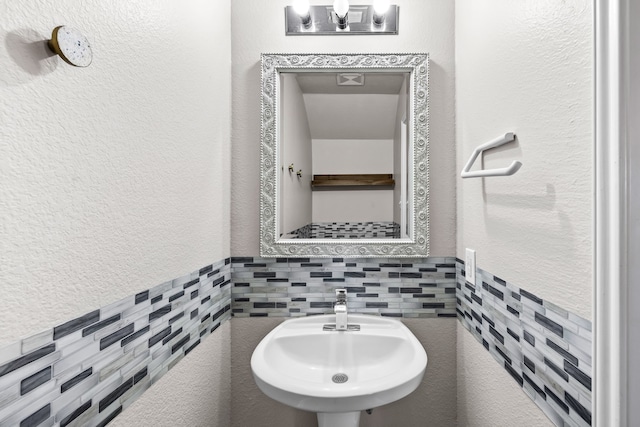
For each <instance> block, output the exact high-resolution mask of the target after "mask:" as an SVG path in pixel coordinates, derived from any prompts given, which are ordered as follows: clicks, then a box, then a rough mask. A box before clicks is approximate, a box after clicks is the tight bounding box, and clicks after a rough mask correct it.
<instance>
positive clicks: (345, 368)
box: [251, 314, 427, 426]
mask: <svg viewBox="0 0 640 427" xmlns="http://www.w3.org/2000/svg"><path fill="white" fill-rule="evenodd" d="M331 324H334V325H335V315H333V314H330V315H322V316H311V317H301V318H295V319H290V320H287V321H285V322H283V323H281V324H280V325H279V326H277V327H276V328H274V329H273V330H272V331H271V332H270V333H269V334H268V335H267V336H266V337H264V338H263V339H262V341H261V342H260V344H258V346H257V347H256V349H255V350H254V352H253V355H252V357H251V369H252V371H253V376H254V379H255V381H256V384H257V385H258V387H259V388H260V390H262V391H263V392H264V393H265V394H266V395H267V396H269V397H271V398H272V399H274V400H277V401H278V402H281V403H284V404H286V405H289V406H292V407H295V408H298V409H302V410H306V411H313V412H318V413H319V415H318V419H319V420H320V422H321V424H320V425H321V426H322V425H323V424H322V420H323V419H327V420H329V419H330V420H331V425H334V426H337V425H357V420H356V421H355V424H353V423H351V424H340V422H339V421H336V419H335V417H336V416H338V418H339V417H340V416H339V415H338V414H341V413H342V414H345V415H347V413H351V416H352V418H353V417H355V418H359V413H360V412H359V411H361V410H363V409H371V408H375V407H377V406H381V405H385V404H387V403H391V402H393V401H396V400H398V399H401V398H403V397H405V396H406V395H408V394H409V393H411V392H412V391H414V390H415V389H416V388H417V387H418V385H419V384H420V382H421V381H422V377H423V376H424V371H425V369H426V366H427V354H426V352H425V351H424V348H423V347H422V345H421V344H420V342H419V341H418V340H417V339H416V337H415V336H414V335H413V334H412V333H411V331H409V329H408V328H407V327H406V326H405V325H404V324H403V323H402V322H400V321H398V320H395V319H390V318H385V317H377V316H370V315H358V314H349V326H350V327H351V326H352V325H357V326H359V330H357V331H356V330H349V331H335V330H332V331H326V330H323V326H325V325H331ZM354 413H357V415H354ZM323 414H324V415H323ZM330 414H335V416H332V415H330ZM327 423H329V421H327ZM327 425H328V424H327Z"/></svg>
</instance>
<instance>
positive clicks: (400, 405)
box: [231, 318, 458, 427]
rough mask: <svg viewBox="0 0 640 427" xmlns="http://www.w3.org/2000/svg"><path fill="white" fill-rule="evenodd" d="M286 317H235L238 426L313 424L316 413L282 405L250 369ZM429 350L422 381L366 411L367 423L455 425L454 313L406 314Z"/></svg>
mask: <svg viewBox="0 0 640 427" xmlns="http://www.w3.org/2000/svg"><path fill="white" fill-rule="evenodd" d="M282 320H283V319H274V318H271V319H247V318H236V319H233V321H232V322H231V340H232V341H233V347H232V349H231V372H232V377H233V384H232V386H231V387H232V391H231V396H232V399H231V421H232V426H233V427H245V426H279V427H298V426H304V427H313V426H316V425H317V420H316V415H315V414H314V413H312V412H304V411H300V410H297V409H294V408H291V407H289V406H286V405H283V404H281V403H278V402H276V401H275V400H272V399H270V398H269V397H267V396H266V395H265V394H264V393H262V392H261V391H260V390H259V389H258V387H257V386H256V384H255V381H254V380H253V375H252V374H251V354H252V353H253V350H254V349H255V347H256V346H257V345H258V343H259V342H260V340H261V339H262V338H263V337H264V336H265V335H267V334H268V333H269V331H271V330H272V329H273V328H274V327H276V326H277V325H278V324H279V323H280V322H282ZM403 322H404V323H405V324H406V325H407V327H408V328H409V329H410V330H411V332H413V334H414V335H415V336H416V337H417V338H418V340H420V343H421V344H422V345H423V347H424V348H425V350H426V352H427V357H428V359H429V360H428V363H427V370H426V372H425V376H424V379H423V380H422V384H421V385H420V386H419V387H418V388H417V389H416V390H415V391H414V392H413V393H412V394H410V395H409V396H407V397H405V398H403V399H401V400H399V401H396V402H394V403H391V404H389V405H385V406H382V407H379V408H376V409H374V411H373V413H372V414H371V415H367V414H366V413H364V412H363V413H362V415H361V418H360V425H361V426H362V427H389V426H426V425H430V426H431V425H432V426H443V427H444V426H447V427H448V426H455V425H456V380H455V377H454V376H453V375H452V374H453V372H455V363H456V356H455V354H456V342H455V339H453V337H454V336H455V333H456V325H457V324H458V322H457V321H456V320H455V319H403Z"/></svg>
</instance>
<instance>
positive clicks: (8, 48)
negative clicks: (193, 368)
mask: <svg viewBox="0 0 640 427" xmlns="http://www.w3.org/2000/svg"><path fill="white" fill-rule="evenodd" d="M229 14H230V7H229V1H222V2H216V3H215V4H212V3H211V2H206V1H193V2H189V3H184V4H183V3H180V4H178V3H174V2H171V1H168V0H163V1H153V2H152V1H142V0H136V1H131V2H117V3H112V2H101V1H97V0H93V1H87V2H83V4H82V7H79V6H78V4H77V2H75V1H72V0H65V1H53V0H47V1H35V0H33V1H21V2H6V1H5V2H2V3H1V5H0V27H1V30H0V38H1V39H2V43H0V69H2V72H1V73H0V100H1V101H0V106H1V107H0V108H1V110H0V123H1V125H0V139H1V140H2V141H3V143H2V144H1V145H0V159H1V160H0V161H1V162H2V163H1V165H2V175H1V176H2V180H1V181H0V214H1V215H2V227H1V228H0V242H1V243H0V245H2V247H1V250H0V265H1V266H2V267H1V271H0V287H1V288H2V294H3V297H2V298H0V344H2V343H7V342H11V341H14V340H15V339H17V338H18V337H20V336H24V335H29V334H32V333H35V332H39V331H40V330H43V329H45V328H50V327H53V326H54V325H56V324H58V323H61V322H63V321H66V320H69V319H72V318H74V317H76V316H78V315H82V314H84V313H86V312H88V311H90V310H93V309H96V308H98V307H101V306H104V305H106V304H109V303H111V302H113V301H116V300H118V299H121V298H123V297H125V296H128V295H133V294H134V293H136V292H137V291H140V290H142V289H146V288H149V287H151V286H155V285H157V284H159V283H161V282H163V281H165V280H169V279H172V278H174V277H178V276H180V275H183V274H185V273H188V272H191V271H194V270H196V269H198V268H200V267H202V266H204V265H206V264H208V263H211V262H213V261H216V260H218V259H220V258H223V257H226V256H228V255H229V244H228V241H229V212H228V203H227V200H228V199H229V186H230V184H229V181H230V179H229V175H228V174H229V171H228V169H229V159H230V148H229V137H230V112H229V103H230V89H229V80H230V28H229V27H230V25H229ZM60 24H67V25H70V26H73V27H76V28H78V29H81V30H82V31H83V32H84V33H85V34H86V36H87V37H88V38H89V40H90V42H91V45H92V47H93V51H94V59H93V64H92V65H91V66H90V67H88V68H86V69H80V68H74V67H71V66H69V65H67V64H66V63H64V62H63V61H62V60H61V59H60V58H58V57H57V56H55V57H54V56H49V54H48V52H47V51H46V49H45V47H44V40H47V39H48V38H49V37H50V35H51V30H52V29H53V28H54V27H55V26H56V25H60Z"/></svg>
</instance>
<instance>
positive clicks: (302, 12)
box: [285, 0, 399, 36]
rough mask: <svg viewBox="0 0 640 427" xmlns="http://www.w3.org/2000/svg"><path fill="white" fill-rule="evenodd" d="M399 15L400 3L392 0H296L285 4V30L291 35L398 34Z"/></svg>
mask: <svg viewBox="0 0 640 427" xmlns="http://www.w3.org/2000/svg"><path fill="white" fill-rule="evenodd" d="M398 16H399V8H398V6H396V5H391V4H389V0H374V2H373V5H349V0H334V2H333V5H332V6H310V5H309V1H308V0H293V5H292V6H287V7H286V8H285V32H286V34H287V35H288V36H306V35H341V34H345V35H347V34H352V35H358V34H360V35H371V34H398Z"/></svg>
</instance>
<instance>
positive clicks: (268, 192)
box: [260, 53, 429, 258]
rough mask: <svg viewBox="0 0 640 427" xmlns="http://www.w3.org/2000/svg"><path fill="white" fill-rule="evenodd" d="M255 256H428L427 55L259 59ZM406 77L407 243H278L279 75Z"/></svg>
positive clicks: (402, 240) (375, 240) (349, 55)
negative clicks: (257, 234)
mask: <svg viewBox="0 0 640 427" xmlns="http://www.w3.org/2000/svg"><path fill="white" fill-rule="evenodd" d="M261 57H262V61H261V70H262V76H261V77H262V79H261V91H262V93H261V116H262V128H261V142H260V153H261V167H260V255H261V256H263V257H318V258H326V257H426V256H428V255H429V108H428V98H429V96H428V94H429V56H428V54H405V53H403V54H262V55H261ZM348 70H358V71H376V72H380V71H385V70H388V71H390V72H409V73H410V75H411V78H410V83H411V89H410V103H409V105H410V108H411V111H410V117H411V132H410V136H409V140H410V147H411V148H410V152H411V153H412V154H413V156H412V162H411V168H410V169H409V174H410V176H411V177H412V182H413V186H412V191H411V194H410V195H409V202H410V205H412V206H413V210H411V211H410V213H409V214H410V215H409V221H410V223H411V224H412V228H411V231H412V232H411V233H410V235H409V237H408V238H402V239H387V240H383V239H361V240H349V239H282V238H280V237H279V236H280V230H277V224H278V210H277V208H278V205H279V194H278V188H280V186H279V182H278V180H279V178H278V176H279V174H278V168H279V166H278V165H280V163H281V162H280V156H281V155H282V154H281V153H280V149H279V126H280V123H279V117H278V101H279V98H278V97H279V93H280V73H283V72H304V71H308V72H319V71H320V72H321V71H328V72H336V71H348Z"/></svg>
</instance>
